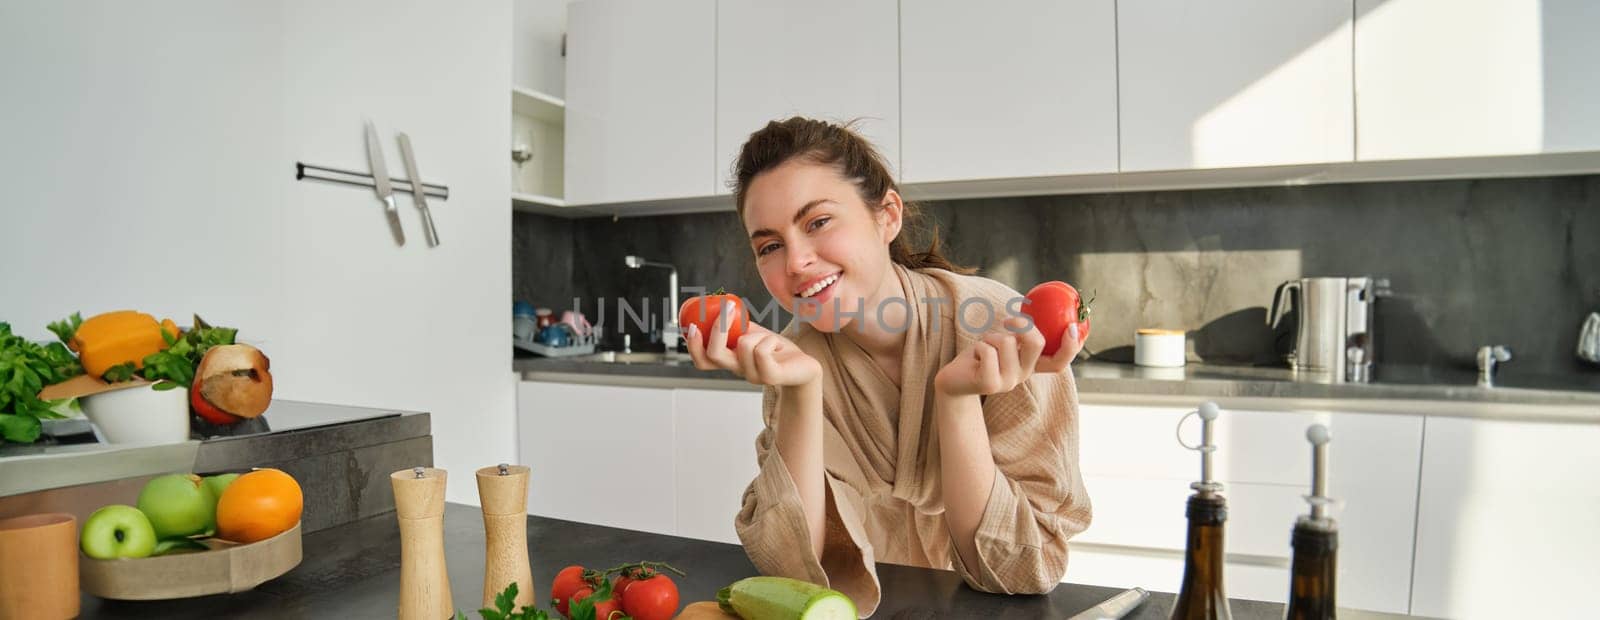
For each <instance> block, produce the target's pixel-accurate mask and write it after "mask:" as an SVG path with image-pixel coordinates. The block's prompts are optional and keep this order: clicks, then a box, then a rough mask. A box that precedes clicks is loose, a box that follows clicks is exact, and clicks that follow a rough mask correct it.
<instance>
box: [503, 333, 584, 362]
mask: <svg viewBox="0 0 1600 620" xmlns="http://www.w3.org/2000/svg"><path fill="white" fill-rule="evenodd" d="M599 344H600V333H599V330H595V332H594V333H591V334H589V335H587V336H576V337H574V338H573V339H572V344H570V345H567V346H564V347H552V346H550V345H547V344H540V343H538V342H535V341H534V340H532V339H527V340H522V339H518V338H514V337H513V338H512V339H511V345H512V346H515V347H516V348H518V349H522V350H524V351H530V352H533V353H537V354H539V355H543V356H545V357H571V356H574V355H589V354H591V353H594V349H595V346H597V345H599Z"/></svg>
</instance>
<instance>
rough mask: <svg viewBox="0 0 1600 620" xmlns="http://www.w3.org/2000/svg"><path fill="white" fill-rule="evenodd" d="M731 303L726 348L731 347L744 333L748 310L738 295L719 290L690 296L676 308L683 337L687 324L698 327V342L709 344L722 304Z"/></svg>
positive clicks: (686, 331)
mask: <svg viewBox="0 0 1600 620" xmlns="http://www.w3.org/2000/svg"><path fill="white" fill-rule="evenodd" d="M727 302H732V303H733V316H732V317H730V319H731V320H732V321H733V322H732V323H729V324H728V348H729V349H732V348H733V347H734V344H735V343H737V342H739V336H742V335H744V328H745V325H746V324H748V323H749V322H750V312H749V311H748V310H746V309H745V307H744V300H742V299H739V296H738V295H729V294H725V293H722V292H721V291H720V290H719V291H718V292H717V293H716V294H712V295H701V296H699V297H691V298H689V300H688V301H685V302H683V306H682V307H680V308H678V327H679V328H681V329H682V330H683V335H684V337H685V338H687V337H688V335H689V325H691V324H693V325H694V326H696V327H699V328H700V344H702V345H705V346H711V330H712V329H713V328H715V327H716V325H717V318H718V317H719V316H721V315H722V304H724V303H727Z"/></svg>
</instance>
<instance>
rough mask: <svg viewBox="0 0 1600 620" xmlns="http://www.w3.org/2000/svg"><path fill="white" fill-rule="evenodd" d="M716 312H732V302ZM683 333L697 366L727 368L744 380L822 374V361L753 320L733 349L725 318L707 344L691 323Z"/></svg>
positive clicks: (786, 381)
mask: <svg viewBox="0 0 1600 620" xmlns="http://www.w3.org/2000/svg"><path fill="white" fill-rule="evenodd" d="M719 316H721V317H731V316H733V310H732V304H727V305H724V306H723V308H722V313H721V314H720V315H719ZM685 336H686V337H685V340H686V341H687V342H686V343H685V344H686V345H687V346H688V347H689V357H690V358H692V359H693V360H694V367H695V368H699V369H700V370H717V369H722V370H727V371H729V372H732V373H733V374H735V375H738V376H739V377H741V378H743V379H744V380H745V381H749V382H751V383H754V384H756V385H771V386H792V385H805V384H807V383H811V382H813V381H817V380H818V379H821V378H822V365H821V364H818V363H817V360H816V359H813V358H812V357H811V356H810V355H806V353H805V352H804V351H801V350H800V347H799V345H796V344H795V343H794V342H793V341H791V340H789V339H788V338H784V337H783V336H782V335H779V334H778V333H776V332H774V331H772V330H770V329H767V328H765V327H762V326H761V325H760V324H759V323H756V322H754V321H750V322H749V323H748V324H747V326H746V329H745V332H744V334H743V335H741V336H739V341H738V343H737V344H736V345H735V348H733V349H729V348H728V321H722V320H718V321H716V324H715V325H714V326H713V327H712V328H711V341H710V343H709V344H708V343H706V342H704V340H705V338H704V337H702V336H701V335H700V328H699V327H698V326H696V325H694V324H690V325H689V330H688V333H687V334H686V335H685Z"/></svg>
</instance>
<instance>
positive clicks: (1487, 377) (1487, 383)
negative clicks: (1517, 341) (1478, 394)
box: [1478, 345, 1511, 387]
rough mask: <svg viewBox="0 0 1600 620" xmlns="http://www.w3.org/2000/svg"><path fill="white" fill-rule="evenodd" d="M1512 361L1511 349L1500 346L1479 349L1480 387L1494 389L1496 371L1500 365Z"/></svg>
mask: <svg viewBox="0 0 1600 620" xmlns="http://www.w3.org/2000/svg"><path fill="white" fill-rule="evenodd" d="M1509 361H1511V349H1510V348H1509V347H1504V346H1500V345H1494V346H1487V345H1486V346H1483V347H1479V348H1478V385H1479V386H1481V387H1494V369H1495V366H1496V365H1498V364H1503V363H1505V362H1509Z"/></svg>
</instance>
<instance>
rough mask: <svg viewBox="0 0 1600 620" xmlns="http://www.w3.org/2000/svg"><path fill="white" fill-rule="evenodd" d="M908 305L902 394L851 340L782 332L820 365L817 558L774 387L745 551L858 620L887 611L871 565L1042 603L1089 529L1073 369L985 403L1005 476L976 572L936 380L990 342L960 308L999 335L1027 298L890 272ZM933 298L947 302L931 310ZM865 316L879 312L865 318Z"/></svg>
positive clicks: (982, 531) (791, 329) (980, 539)
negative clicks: (947, 485)
mask: <svg viewBox="0 0 1600 620" xmlns="http://www.w3.org/2000/svg"><path fill="white" fill-rule="evenodd" d="M894 268H895V273H896V274H897V275H898V276H899V278H900V280H901V283H902V284H903V285H904V290H905V291H906V297H907V298H908V299H910V300H911V301H912V302H913V305H912V310H913V311H912V312H911V313H910V315H911V318H910V323H909V328H908V330H907V331H906V346H905V353H904V357H903V358H902V363H901V369H902V370H901V372H902V377H903V382H904V385H903V388H902V387H896V385H895V383H894V381H893V380H891V379H890V378H889V377H888V375H886V374H885V373H884V372H883V370H882V369H880V368H879V367H878V366H877V365H876V364H875V363H874V362H873V361H872V360H871V359H870V357H869V356H868V354H867V353H866V352H865V351H864V350H862V349H861V348H860V347H859V346H857V345H855V344H854V343H853V342H852V341H851V340H850V339H848V338H846V337H845V336H844V335H842V334H829V333H824V332H820V331H817V330H816V329H815V328H813V327H812V326H811V325H809V324H804V323H800V322H799V321H796V322H793V323H791V324H790V325H789V326H788V328H786V329H785V330H784V333H785V335H787V336H788V337H789V338H790V339H792V340H794V341H795V343H796V344H798V345H799V346H800V348H801V349H802V350H804V351H805V352H806V353H808V354H810V355H811V356H812V357H815V358H816V359H817V361H818V362H819V363H821V365H822V372H823V404H822V414H823V417H824V419H825V421H824V430H823V440H824V442H825V445H824V463H825V469H826V473H825V475H824V479H825V482H826V483H825V485H824V487H825V489H826V490H825V494H826V497H827V500H826V502H827V515H826V525H825V526H824V530H825V538H826V540H825V542H824V545H823V553H822V557H821V558H818V557H816V556H815V555H814V554H813V553H812V551H811V546H810V545H808V544H806V541H807V540H809V535H808V533H807V531H806V520H805V515H804V513H803V510H802V508H801V503H800V496H799V494H798V492H797V491H796V489H795V486H794V481H793V480H792V479H791V478H790V477H789V471H788V469H787V468H786V467H785V465H784V463H783V459H782V458H781V457H780V456H779V454H778V451H777V450H776V449H775V448H774V446H775V444H774V441H775V434H774V425H775V424H776V421H777V420H778V416H777V411H776V408H777V403H778V391H777V390H778V389H779V388H773V387H767V388H766V390H765V394H764V398H763V399H762V416H763V419H764V420H765V421H766V428H765V429H764V430H763V431H762V432H761V434H760V436H759V437H757V439H756V458H757V460H758V462H759V465H760V473H759V474H757V476H756V479H755V480H754V481H752V482H751V483H750V486H749V488H747V489H746V490H745V494H744V503H743V507H742V509H741V510H740V511H739V514H738V516H737V518H736V520H735V527H736V529H737V530H738V533H739V539H740V540H741V541H742V542H743V543H744V548H745V552H746V553H747V554H749V556H750V560H751V562H753V563H754V564H755V565H756V567H757V568H758V569H760V570H761V572H762V573H765V574H768V575H782V576H786V577H793V578H796V579H803V580H806V581H810V582H813V583H818V584H824V585H828V586H829V587H832V588H834V589H836V590H839V591H841V592H843V593H845V594H846V595H848V596H849V597H850V598H851V599H853V600H854V601H855V603H856V606H857V607H858V609H859V611H860V613H861V617H863V618H865V617H867V616H870V615H871V614H872V612H873V611H875V610H876V609H877V607H878V603H879V600H880V598H881V592H880V590H879V585H878V576H877V572H876V570H875V564H874V563H875V562H889V563H894V564H906V565H912V566H924V567H931V568H942V569H950V568H954V570H955V571H956V572H958V573H960V575H961V577H962V579H964V580H966V582H967V584H969V585H971V586H972V587H973V588H975V589H978V590H982V591H986V592H1000V593H1008V594H1012V593H1042V592H1048V591H1050V589H1051V588H1054V587H1055V586H1056V584H1057V583H1059V582H1060V581H1061V579H1062V577H1063V576H1064V575H1065V573H1066V569H1067V539H1069V538H1071V537H1072V536H1073V535H1074V534H1077V533H1078V532H1081V531H1083V530H1084V528H1087V527H1088V526H1089V519H1090V507H1089V496H1088V494H1087V493H1086V492H1085V491H1084V487H1083V478H1082V476H1081V475H1080V474H1079V472H1078V394H1077V388H1076V387H1074V384H1073V380H1072V375H1071V372H1070V371H1067V372H1063V373H1059V374H1050V375H1044V374H1040V375H1034V376H1033V377H1032V379H1030V380H1029V381H1027V382H1025V383H1023V384H1022V385H1019V386H1018V387H1017V388H1016V389H1013V390H1011V391H1010V392H1005V393H1002V394H995V395H991V396H988V397H985V398H984V399H983V417H984V422H985V425H986V426H987V428H988V432H989V442H990V445H991V448H992V449H993V451H994V462H995V466H996V467H997V469H998V471H997V475H996V477H995V484H994V486H993V487H992V488H991V490H990V492H989V500H988V506H987V508H985V510H984V513H983V517H982V519H981V521H980V523H979V525H978V531H977V536H976V543H977V550H978V555H979V559H978V564H977V565H976V566H965V565H963V563H962V561H961V558H960V556H959V555H958V554H957V553H956V550H955V546H954V542H953V541H952V539H951V536H950V532H949V529H948V527H947V526H946V524H945V519H944V500H943V489H942V483H941V474H940V469H939V437H938V435H939V433H938V429H937V428H936V425H935V423H934V419H933V416H932V412H933V398H934V396H933V378H934V376H935V375H936V374H937V373H938V372H939V369H940V368H942V367H944V364H945V363H946V362H948V361H949V360H951V359H953V358H954V357H955V355H956V354H957V353H959V352H965V351H967V350H969V349H970V348H971V347H972V346H973V344H974V343H975V342H977V341H979V340H980V339H981V338H982V334H981V333H975V332H974V331H972V330H970V329H963V328H960V327H959V326H958V325H957V323H956V312H957V311H958V308H957V306H958V305H959V304H960V303H961V301H962V300H965V299H969V298H981V299H984V300H986V301H988V307H989V308H993V309H994V311H995V312H996V315H997V316H996V317H995V318H994V319H993V320H990V319H989V315H988V311H987V310H986V309H985V308H984V307H983V305H982V304H978V303H972V304H969V305H968V306H967V308H966V309H965V310H964V316H965V318H964V324H965V325H967V326H971V327H974V328H976V327H978V326H982V325H990V328H989V331H999V330H1002V329H1004V328H1003V327H1002V326H1001V323H1000V321H1001V320H1003V319H1004V318H1006V317H1007V316H1009V315H1008V314H1007V308H1008V307H1012V308H1016V307H1020V306H1008V305H1007V304H1008V303H1009V302H1010V300H1012V299H1013V298H1016V297H1020V294H1019V293H1017V292H1016V291H1014V290H1012V289H1011V288H1010V287H1007V286H1005V285H1004V284H1001V283H999V282H995V281H993V280H990V279H987V278H982V277H977V276H964V275H960V274H956V273H952V272H949V271H945V270H942V269H919V270H911V269H906V268H904V267H902V266H900V265H895V266H894ZM928 297H942V298H944V299H946V300H947V301H945V302H944V303H941V304H925V303H922V301H921V300H923V299H924V298H928ZM868 316H869V318H870V317H871V313H870V312H869V314H868Z"/></svg>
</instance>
